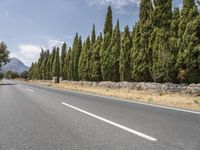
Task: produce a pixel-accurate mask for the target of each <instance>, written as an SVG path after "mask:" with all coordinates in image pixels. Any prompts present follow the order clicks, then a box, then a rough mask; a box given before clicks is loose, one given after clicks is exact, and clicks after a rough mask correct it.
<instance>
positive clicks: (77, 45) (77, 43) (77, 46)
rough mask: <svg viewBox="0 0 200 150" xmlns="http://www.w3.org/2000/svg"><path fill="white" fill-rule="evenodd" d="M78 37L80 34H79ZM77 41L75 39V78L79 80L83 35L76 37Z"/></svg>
mask: <svg viewBox="0 0 200 150" xmlns="http://www.w3.org/2000/svg"><path fill="white" fill-rule="evenodd" d="M77 37H78V34H77ZM75 40H76V41H74V47H73V53H74V56H73V59H74V60H73V70H74V71H73V80H75V81H78V80H79V75H78V65H79V58H80V54H81V49H82V39H81V36H79V37H78V38H75Z"/></svg>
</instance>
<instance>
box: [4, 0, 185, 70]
mask: <svg viewBox="0 0 200 150" xmlns="http://www.w3.org/2000/svg"><path fill="white" fill-rule="evenodd" d="M139 3H140V0H0V20H1V21H0V41H5V42H6V44H7V46H8V49H9V51H10V52H11V54H10V56H11V57H17V58H19V59H21V60H22V61H23V62H24V63H25V64H26V65H29V66H30V64H31V62H34V61H36V60H37V59H38V57H39V53H40V47H44V48H49V49H51V48H52V47H53V46H54V45H61V43H63V42H64V41H65V42H67V44H68V45H69V46H70V45H71V44H72V42H73V37H74V35H75V33H76V32H78V33H79V34H80V35H81V36H82V38H83V39H85V37H86V36H88V35H89V34H90V32H91V29H92V25H93V23H95V25H96V30H97V33H99V32H101V31H102V29H103V23H104V18H105V15H106V9H107V6H108V5H111V6H112V8H113V18H114V24H115V23H116V20H117V18H119V19H120V25H121V30H123V28H124V27H125V26H126V25H129V27H130V28H131V29H132V26H133V24H134V22H136V21H137V20H138V9H139ZM174 3H175V5H178V6H179V5H180V3H181V0H174Z"/></svg>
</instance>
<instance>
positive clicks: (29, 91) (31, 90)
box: [26, 88, 34, 93]
mask: <svg viewBox="0 0 200 150" xmlns="http://www.w3.org/2000/svg"><path fill="white" fill-rule="evenodd" d="M26 90H27V91H29V92H31V93H33V92H34V91H33V90H31V89H28V88H27V89H26Z"/></svg>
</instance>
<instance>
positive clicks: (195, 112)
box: [66, 90, 200, 115]
mask: <svg viewBox="0 0 200 150" xmlns="http://www.w3.org/2000/svg"><path fill="white" fill-rule="evenodd" d="M66 91H68V92H74V93H78V94H85V95H91V96H96V97H103V98H107V99H112V100H117V101H123V102H128V103H134V104H141V105H147V106H152V107H157V108H164V109H170V110H176V111H181V112H187V113H192V114H198V115H200V112H198V111H192V110H186V109H181V108H173V107H169V106H161V105H156V104H148V103H145V102H137V101H132V100H125V99H120V98H114V97H109V96H102V95H98V94H91V93H85V92H77V91H73V90H66Z"/></svg>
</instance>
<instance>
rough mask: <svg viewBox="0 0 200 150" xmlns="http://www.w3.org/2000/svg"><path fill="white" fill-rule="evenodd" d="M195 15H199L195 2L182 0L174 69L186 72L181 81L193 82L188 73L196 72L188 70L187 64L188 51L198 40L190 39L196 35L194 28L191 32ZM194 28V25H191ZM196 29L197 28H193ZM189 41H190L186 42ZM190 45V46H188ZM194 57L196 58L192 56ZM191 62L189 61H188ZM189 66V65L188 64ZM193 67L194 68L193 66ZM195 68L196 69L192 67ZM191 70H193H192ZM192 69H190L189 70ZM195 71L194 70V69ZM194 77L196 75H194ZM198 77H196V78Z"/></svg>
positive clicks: (193, 0)
mask: <svg viewBox="0 0 200 150" xmlns="http://www.w3.org/2000/svg"><path fill="white" fill-rule="evenodd" d="M197 16H199V12H198V9H197V6H196V4H195V0H184V1H183V9H182V12H181V17H180V23H179V31H178V34H179V41H178V46H179V53H178V56H177V63H176V69H177V70H179V71H184V72H185V74H187V76H188V77H187V78H186V77H185V80H181V82H194V80H192V79H191V77H190V75H191V74H194V76H195V74H196V73H194V72H193V73H192V72H189V70H190V69H189V68H187V67H189V66H190V65H189V64H187V63H188V59H187V57H188V56H191V55H188V54H189V53H188V52H189V51H191V49H194V48H195V46H196V44H198V42H197V43H196V44H194V43H193V42H194V41H192V39H194V38H195V37H196V35H195V32H196V31H195V30H193V31H194V33H192V32H191V30H192V29H191V26H192V24H196V23H194V22H195V20H196V19H197ZM193 28H195V27H193ZM195 29H197V28H195ZM189 37H190V38H192V39H190V40H189V39H188V38H189ZM188 42H191V43H188ZM189 46H190V47H189ZM191 53H193V51H191ZM186 55H188V56H186ZM194 59H196V58H194ZM190 64H191V63H190ZM190 67H191V66H190ZM193 69H194V68H193ZM194 70H196V69H194ZM194 70H193V71H194ZM191 71H192V70H191ZM195 72H196V71H195ZM194 78H196V77H194ZM196 79H198V78H196Z"/></svg>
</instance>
